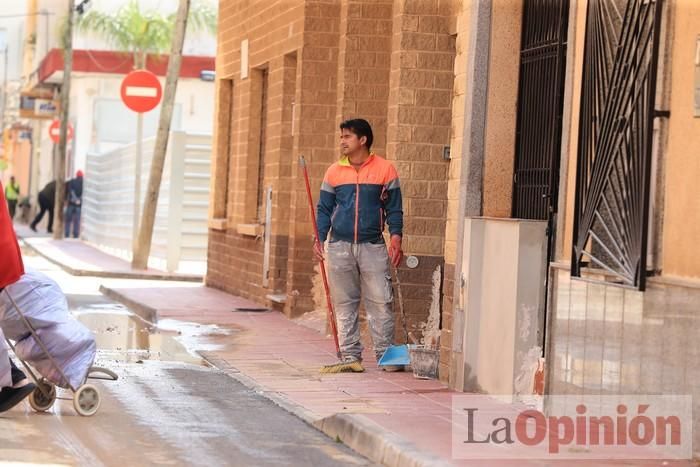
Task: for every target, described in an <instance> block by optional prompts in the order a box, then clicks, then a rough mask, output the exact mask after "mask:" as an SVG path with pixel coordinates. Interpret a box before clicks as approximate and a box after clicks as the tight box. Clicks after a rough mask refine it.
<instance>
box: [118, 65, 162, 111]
mask: <svg viewBox="0 0 700 467" xmlns="http://www.w3.org/2000/svg"><path fill="white" fill-rule="evenodd" d="M121 95H122V101H124V104H126V106H127V107H129V108H130V109H131V110H133V111H134V112H138V113H144V112H148V111H151V110H153V109H154V108H155V107H156V106H157V105H158V104H159V103H160V98H161V97H162V96H163V88H162V87H161V86H160V81H158V77H157V76H156V75H154V74H153V73H151V72H150V71H148V70H135V71H132V72H131V73H129V74H128V75H126V77H125V78H124V80H123V81H122V88H121Z"/></svg>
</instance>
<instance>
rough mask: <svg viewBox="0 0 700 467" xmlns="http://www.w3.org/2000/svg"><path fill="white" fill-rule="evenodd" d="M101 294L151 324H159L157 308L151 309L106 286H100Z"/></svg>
mask: <svg viewBox="0 0 700 467" xmlns="http://www.w3.org/2000/svg"><path fill="white" fill-rule="evenodd" d="M100 293H102V295H104V296H105V297H108V298H111V299H112V300H114V301H117V302H119V303H121V304H122V305H124V306H126V307H127V308H129V310H131V311H133V312H134V314H136V315H138V316H139V317H141V318H143V319H145V320H146V321H148V322H149V323H157V322H158V310H156V309H155V308H153V307H150V306H148V305H144V304H143V303H141V302H137V301H136V300H132V299H130V298H128V297H127V296H126V295H124V294H121V293H119V292H117V291H116V290H114V289H111V288H109V287H105V286H104V285H100Z"/></svg>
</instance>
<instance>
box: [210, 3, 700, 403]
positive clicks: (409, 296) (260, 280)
mask: <svg viewBox="0 0 700 467" xmlns="http://www.w3.org/2000/svg"><path fill="white" fill-rule="evenodd" d="M612 3H615V7H616V8H615V11H618V12H619V17H616V18H614V20H613V21H608V22H607V23H605V24H603V23H601V16H600V11H601V8H603V7H605V8H608V7H610V6H611V4H612ZM606 11H607V10H606ZM648 12H649V14H647V13H648ZM595 27H603V28H609V29H608V30H607V31H606V33H607V35H605V39H601V37H593V36H589V37H588V39H587V33H588V31H592V30H594V28H595ZM630 31H645V33H644V34H643V35H640V36H634V37H635V39H634V40H633V41H630V40H625V37H632V36H630V34H631V33H630ZM698 35H700V4H698V3H697V2H696V1H695V0H664V1H663V2H662V1H661V0H656V1H652V2H649V1H648V0H570V1H568V0H541V1H534V0H478V1H477V0H461V1H460V0H326V1H323V0H287V1H282V0H279V1H271V0H267V1H262V0H261V1H255V0H250V1H242V0H222V1H221V2H220V28H219V53H218V56H217V104H216V105H217V115H216V155H215V156H216V157H215V160H216V162H215V164H216V166H215V169H214V171H213V173H212V175H213V181H212V183H213V187H214V190H213V193H214V195H213V199H212V203H211V211H210V251H209V271H208V274H207V283H208V284H209V285H211V286H214V287H218V288H221V289H224V290H227V291H229V292H232V293H235V294H239V295H243V296H245V297H248V298H252V299H254V300H256V301H258V302H260V303H265V304H266V305H268V306H274V307H278V308H279V309H281V310H283V311H284V312H285V313H287V314H288V315H290V316H297V315H299V314H301V313H304V312H306V311H309V310H313V309H319V308H323V307H324V303H323V299H322V297H321V300H319V299H318V298H319V297H316V298H314V297H315V295H314V284H315V283H317V280H318V273H317V271H316V270H315V269H314V266H315V264H314V262H313V260H312V255H311V235H312V234H311V232H312V229H311V225H310V222H309V212H308V205H307V201H306V193H305V191H304V186H303V179H302V177H301V173H300V170H299V166H298V162H297V158H298V156H299V155H301V154H303V155H304V156H305V158H306V160H307V162H308V163H309V168H310V175H311V178H312V180H311V181H312V186H313V187H314V189H315V190H316V189H317V187H318V186H320V182H321V178H322V176H323V173H324V171H325V169H326V167H327V166H328V165H330V164H331V163H332V162H333V161H335V160H336V159H337V157H338V155H339V154H338V150H337V141H338V124H339V122H340V121H341V120H344V119H346V118H351V117H364V118H366V119H368V120H369V121H370V123H372V125H373V128H374V130H375V144H374V146H373V149H374V151H375V152H377V153H378V154H380V155H385V156H386V157H387V158H388V159H389V160H391V161H393V162H394V163H395V165H396V167H397V169H398V171H399V175H400V177H401V181H402V190H403V195H404V213H405V230H404V234H405V236H404V250H405V252H406V254H407V255H413V256H415V257H416V258H417V259H418V266H417V267H416V268H414V269H411V268H408V267H407V266H406V265H405V264H404V265H402V267H401V269H400V274H401V279H402V286H403V295H404V302H405V308H406V311H407V312H408V315H409V330H410V331H411V332H412V333H414V334H415V335H417V336H420V335H422V331H423V329H424V326H425V324H426V323H427V322H428V318H429V314H430V311H431V309H432V310H439V311H440V317H439V318H440V319H439V322H440V348H441V357H440V378H441V379H442V380H444V381H448V382H449V383H450V386H451V387H454V388H457V389H460V390H465V391H470V390H480V391H485V392H491V393H511V392H512V393H527V392H528V391H531V385H532V374H533V373H534V370H533V368H536V367H537V365H538V359H539V357H540V355H543V354H544V356H545V357H546V368H547V373H546V374H547V376H546V382H547V390H548V391H550V392H560V393H561V392H564V393H566V392H576V391H583V390H584V389H583V388H588V387H591V385H593V387H597V388H598V390H599V391H623V390H628V391H642V390H644V389H645V388H648V387H649V384H650V383H649V381H648V380H647V379H645V377H644V372H643V371H640V368H644V367H645V365H652V366H653V365H656V366H654V368H657V367H658V368H657V370H658V371H670V372H671V373H672V375H671V377H672V380H673V381H677V384H675V383H673V384H672V383H669V384H671V386H669V388H670V389H668V390H688V391H691V392H693V389H692V388H690V387H686V386H687V384H690V383H687V382H688V381H700V376H699V375H697V374H694V373H693V374H691V373H692V371H691V370H692V369H691V366H690V362H688V365H685V364H679V363H678V358H680V357H679V356H675V357H674V355H672V351H671V350H668V349H669V347H668V346H666V347H664V346H663V345H662V343H660V342H659V339H657V340H655V341H654V342H655V344H653V345H656V346H657V347H658V349H657V350H658V352H657V353H655V354H651V353H650V354H649V355H648V356H647V358H646V359H645V357H643V355H644V354H645V353H644V351H643V349H642V348H641V347H640V346H641V342H642V337H643V336H645V335H648V333H651V334H654V333H657V332H658V333H662V334H663V335H664V336H666V337H665V339H669V340H671V339H677V338H678V336H683V337H682V338H683V339H686V341H685V342H691V341H692V342H696V341H700V340H698V339H697V336H693V335H692V333H696V334H697V331H696V330H693V331H691V328H692V329H696V327H688V326H684V325H683V324H682V323H681V321H679V320H682V319H681V318H678V317H677V315H673V313H671V310H674V309H675V310H681V311H683V312H687V313H689V314H690V313H691V312H692V311H697V303H699V302H700V301H699V300H698V297H699V294H700V291H699V290H700V257H698V254H697V251H698V249H697V244H698V242H699V241H700V235H699V232H700V230H698V229H699V227H698V225H700V217H699V216H700V214H699V213H700V206H698V200H700V195H699V194H698V193H696V192H697V189H696V188H693V187H697V186H699V185H698V184H697V183H694V182H693V180H695V179H696V178H697V177H698V176H700V166H698V163H697V161H698V159H697V157H695V156H692V155H697V154H699V153H700V141H698V139H697V137H696V136H697V135H700V127H698V125H699V122H700V119H698V118H697V117H696V115H700V110H699V109H700V104H698V103H695V104H694V102H693V98H694V97H693V96H694V93H696V92H698V91H696V90H695V88H694V87H697V86H700V85H697V84H694V83H700V81H699V80H700V65H698V63H696V60H697V50H700V49H698V48H700V45H698V39H697V37H698ZM596 41H598V42H596ZM600 41H604V42H600ZM605 41H607V42H605ZM618 44H622V45H623V46H621V47H620V48H619V50H620V52H619V53H618V54H617V55H615V54H613V55H611V56H609V57H606V60H601V61H599V62H595V61H591V60H593V59H592V58H590V57H595V56H596V54H594V53H589V52H591V50H593V49H592V48H593V47H599V49H598V50H617V49H618ZM625 44H627V45H625ZM630 44H632V45H630ZM635 54H636V55H635ZM657 55H658V57H657ZM635 56H636V57H642V58H643V59H640V60H637V61H626V60H628V59H629V57H635ZM586 57H589V58H588V60H589V61H586V60H587V59H586ZM622 64H624V66H625V67H626V68H624V69H625V70H627V71H626V73H627V74H626V75H624V76H629V77H631V78H630V79H629V80H627V81H624V82H625V83H633V84H634V85H633V86H632V85H630V86H631V87H630V86H628V87H625V86H622V87H620V86H617V87H615V86H613V83H614V80H615V79H619V76H623V75H620V74H619V73H620V72H619V70H620V69H623V65H622ZM596 67H598V68H597V70H598V71H599V75H598V76H597V77H596V75H595V70H596ZM601 70H604V72H603V71H601ZM650 70H655V72H654V73H651V71H650ZM655 75H656V76H655ZM600 76H603V77H604V78H600ZM616 76H618V78H615V77H616ZM654 81H655V82H654ZM633 91H634V92H633ZM596 96H598V97H596ZM601 96H603V98H602V99H601ZM640 96H643V97H644V99H645V100H643V101H640V100H639V99H640ZM596 99H598V100H596ZM695 99H696V100H697V97H695ZM595 102H598V103H599V104H598V105H603V104H604V105H605V106H607V107H604V106H603V107H600V108H598V107H595V105H594V103H595ZM601 102H602V103H603V104H600V103H601ZM694 105H695V107H694ZM623 110H624V111H623ZM667 111H668V112H670V117H669V114H668V113H667ZM620 112H621V113H620ZM613 128H617V129H618V130H617V131H613V130H612V129H613ZM600 135H608V136H606V137H605V138H608V139H607V140H606V139H601V138H604V136H600ZM596 138H598V139H596ZM611 148H618V150H612V149H611ZM619 154H625V156H626V157H627V159H624V158H620V157H619ZM592 155H594V156H595V157H592ZM625 161H633V162H625ZM577 172H578V174H577ZM645 181H646V182H645ZM602 182H604V183H602ZM601 187H604V188H601ZM606 190H607V191H606ZM315 195H316V196H318V195H317V193H315ZM591 199H595V200H597V201H596V202H594V203H591V202H590V200H591ZM438 268H439V269H438ZM436 270H438V271H439V276H440V279H439V280H438V281H434V280H433V275H434V273H435V271H436ZM434 291H437V293H436V294H433V292H434ZM317 295H318V294H317ZM435 297H437V300H436V299H435ZM664 297H665V298H664ZM693 303H694V304H695V305H693ZM652 310H653V311H654V312H656V313H660V314H661V316H662V318H661V321H660V322H659V321H649V320H647V318H646V317H647V316H648V314H649V313H650V312H651V311H652ZM622 316H624V319H623V318H622ZM674 316H676V317H675V318H674ZM684 316H685V315H684ZM612 317H617V318H612ZM618 318H619V319H618ZM621 333H625V334H624V335H625V336H629V335H633V336H635V338H634V339H636V340H635V341H634V342H636V344H634V345H633V344H630V341H629V339H628V340H626V341H625V342H626V343H624V344H623V343H621V337H620V336H621ZM664 333H665V334H664ZM673 336H675V337H673ZM581 342H583V344H581ZM657 344H658V345H657ZM625 346H626V347H625ZM630 346H632V347H630ZM634 346H636V347H634ZM579 347H581V348H579ZM662 347H663V349H666V350H662ZM611 348H616V349H620V348H622V349H623V350H622V351H621V352H617V353H610V352H611V351H610V349H611ZM654 348H656V347H654ZM693 348H694V347H693ZM543 349H544V350H543ZM606 349H607V350H606ZM606 352H607V353H606ZM669 352H670V353H669ZM693 352H694V350H693ZM698 352H699V353H698V354H699V355H700V350H698ZM674 359H675V360H674ZM683 361H685V360H683ZM635 365H636V366H635ZM684 365H685V366H684ZM634 368H636V370H635V369H634ZM663 368H667V369H668V368H671V369H672V370H663ZM648 378H651V376H649V377H648ZM593 381H597V383H593ZM682 381H686V383H683V382H682ZM674 384H675V385H674ZM684 384H685V385H686V386H684ZM613 386H614V387H615V388H616V389H614V390H613V389H611V388H612V387H613Z"/></svg>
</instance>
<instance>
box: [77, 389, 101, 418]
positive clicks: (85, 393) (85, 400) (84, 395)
mask: <svg viewBox="0 0 700 467" xmlns="http://www.w3.org/2000/svg"><path fill="white" fill-rule="evenodd" d="M73 408H75V411H76V412H78V415H81V416H83V417H91V416H93V415H95V414H96V413H97V411H98V410H99V408H100V391H98V390H97V388H96V387H95V386H93V385H92V384H84V385H82V386H80V387H79V388H78V390H77V391H75V394H73Z"/></svg>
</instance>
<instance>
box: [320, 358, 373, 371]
mask: <svg viewBox="0 0 700 467" xmlns="http://www.w3.org/2000/svg"><path fill="white" fill-rule="evenodd" d="M363 371H365V369H364V368H363V367H362V363H360V362H359V361H354V362H339V363H334V364H332V365H326V366H324V367H322V368H321V369H320V370H319V373H362V372H363Z"/></svg>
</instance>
